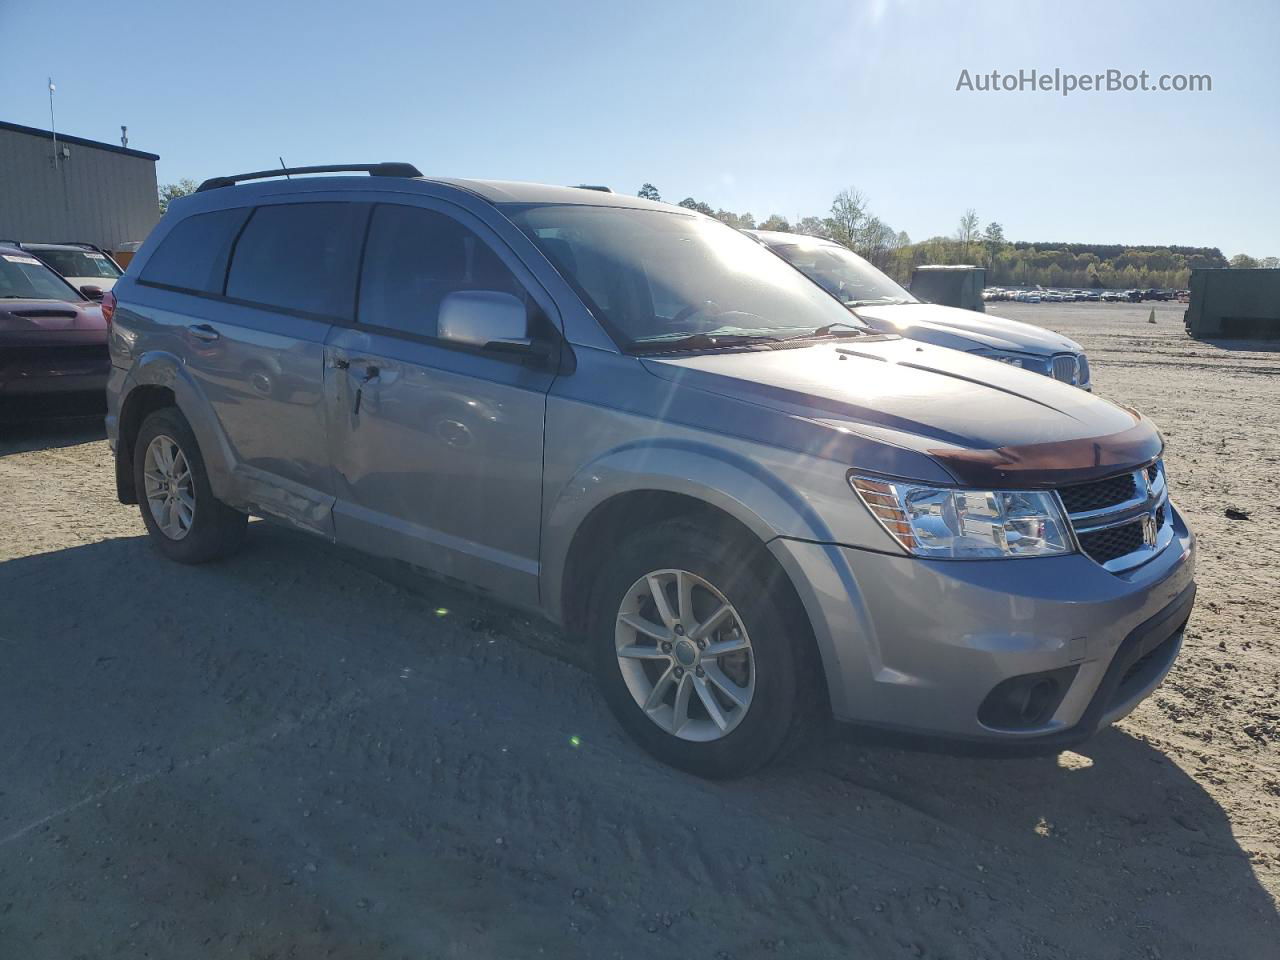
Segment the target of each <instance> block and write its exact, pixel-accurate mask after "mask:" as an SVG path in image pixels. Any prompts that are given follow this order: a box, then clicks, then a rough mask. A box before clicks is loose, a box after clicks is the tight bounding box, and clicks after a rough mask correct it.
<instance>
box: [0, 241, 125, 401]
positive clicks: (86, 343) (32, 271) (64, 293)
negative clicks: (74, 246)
mask: <svg viewBox="0 0 1280 960" xmlns="http://www.w3.org/2000/svg"><path fill="white" fill-rule="evenodd" d="M110 369H111V362H110V359H109V358H108V356H107V328H106V324H105V323H104V322H103V319H102V308H101V307H100V306H98V305H97V304H95V303H91V302H89V301H87V300H85V298H84V297H83V296H82V295H81V294H80V293H79V291H77V290H76V289H75V288H74V287H72V286H71V285H70V284H69V283H67V282H66V281H65V280H63V279H62V277H60V276H58V274H56V273H55V272H54V271H53V270H51V269H50V268H49V267H48V266H46V265H45V264H44V263H43V262H41V261H40V260H38V259H37V258H36V257H35V256H33V255H32V254H31V253H30V252H28V251H26V250H23V249H21V248H19V247H17V246H14V245H12V244H0V397H8V396H14V395H18V394H24V395H30V394H45V393H76V392H81V391H83V392H96V391H101V390H104V389H105V388H106V384H107V373H108V371H110Z"/></svg>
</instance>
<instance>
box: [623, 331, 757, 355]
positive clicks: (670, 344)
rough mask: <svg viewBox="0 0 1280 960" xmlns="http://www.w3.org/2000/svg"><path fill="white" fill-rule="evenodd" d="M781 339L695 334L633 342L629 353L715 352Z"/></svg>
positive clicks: (743, 335)
mask: <svg viewBox="0 0 1280 960" xmlns="http://www.w3.org/2000/svg"><path fill="white" fill-rule="evenodd" d="M780 339H781V338H780V337H771V336H769V335H767V334H761V333H715V334H711V333H693V334H690V335H689V336H687V337H677V338H675V339H674V340H633V341H632V342H631V343H630V344H628V345H627V352H628V353H668V352H670V351H675V350H715V349H717V348H719V347H740V346H743V345H746V344H752V343H777V342H778V341H779V340H780Z"/></svg>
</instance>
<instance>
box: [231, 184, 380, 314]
mask: <svg viewBox="0 0 1280 960" xmlns="http://www.w3.org/2000/svg"><path fill="white" fill-rule="evenodd" d="M368 215H369V208H368V206H367V205H365V204H357V203H289V204H280V205H276V206H269V207H258V208H257V209H256V210H255V211H254V213H253V216H252V217H251V218H250V219H249V223H248V225H247V226H245V228H244V231H243V232H242V233H241V234H240V239H239V240H238V241H237V242H236V248H235V253H234V255H233V256H232V260H231V269H230V271H229V273H228V274H227V296H228V297H231V298H233V299H236V300H247V301H251V302H253V303H259V304H262V305H263V306H268V307H281V308H283V309H286V310H294V311H299V312H302V313H310V314H321V315H323V316H328V317H336V318H339V319H342V320H350V319H351V318H352V313H353V311H354V308H355V290H356V268H357V266H358V263H359V260H360V244H361V242H362V240H363V237H364V227H365V221H366V219H367V217H368Z"/></svg>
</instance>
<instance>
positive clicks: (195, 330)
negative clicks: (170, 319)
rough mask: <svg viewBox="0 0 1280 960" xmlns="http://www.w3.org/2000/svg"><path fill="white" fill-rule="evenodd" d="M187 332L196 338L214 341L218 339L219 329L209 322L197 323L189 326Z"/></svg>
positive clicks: (207, 341) (208, 341)
mask: <svg viewBox="0 0 1280 960" xmlns="http://www.w3.org/2000/svg"><path fill="white" fill-rule="evenodd" d="M187 332H188V333H190V334H191V336H192V337H193V338H194V339H196V340H202V341H204V342H205V343H212V342H213V341H214V340H217V339H218V336H219V334H218V331H217V330H215V329H213V327H211V326H209V324H207V323H197V324H196V325H195V326H191V327H187Z"/></svg>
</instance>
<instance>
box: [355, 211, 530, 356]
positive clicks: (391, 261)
mask: <svg viewBox="0 0 1280 960" xmlns="http://www.w3.org/2000/svg"><path fill="white" fill-rule="evenodd" d="M458 290H497V291H500V292H502V293H510V294H512V295H514V296H517V297H520V298H521V299H522V300H527V297H526V296H525V290H524V287H523V286H522V285H521V283H520V281H519V280H517V279H516V277H515V275H514V274H513V273H512V272H511V270H510V269H508V267H507V265H506V264H504V263H503V262H502V260H501V259H499V257H498V255H497V254H496V253H494V252H493V250H492V248H490V247H489V246H488V245H487V244H486V243H485V242H484V241H483V240H481V239H480V237H478V236H477V235H476V234H475V233H473V232H472V231H471V230H469V229H468V228H467V227H464V226H463V225H462V224H460V223H459V222H458V221H456V220H454V219H453V218H451V217H447V216H445V215H444V214H443V213H436V212H434V211H432V210H423V209H421V208H420V207H406V206H394V205H391V204H379V205H378V206H376V207H374V209H373V222H372V223H371V224H370V225H369V240H368V243H367V244H366V246H365V252H364V273H363V275H362V276H361V278H360V314H359V320H360V322H361V323H363V324H369V325H372V326H378V327H387V328H389V329H391V330H399V331H402V332H404V333H414V334H417V335H419V336H424V337H435V336H436V335H437V334H438V332H439V324H438V322H437V320H438V317H439V313H440V302H441V301H442V300H444V298H445V297H446V296H448V295H449V294H450V293H453V292H455V291H458Z"/></svg>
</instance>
